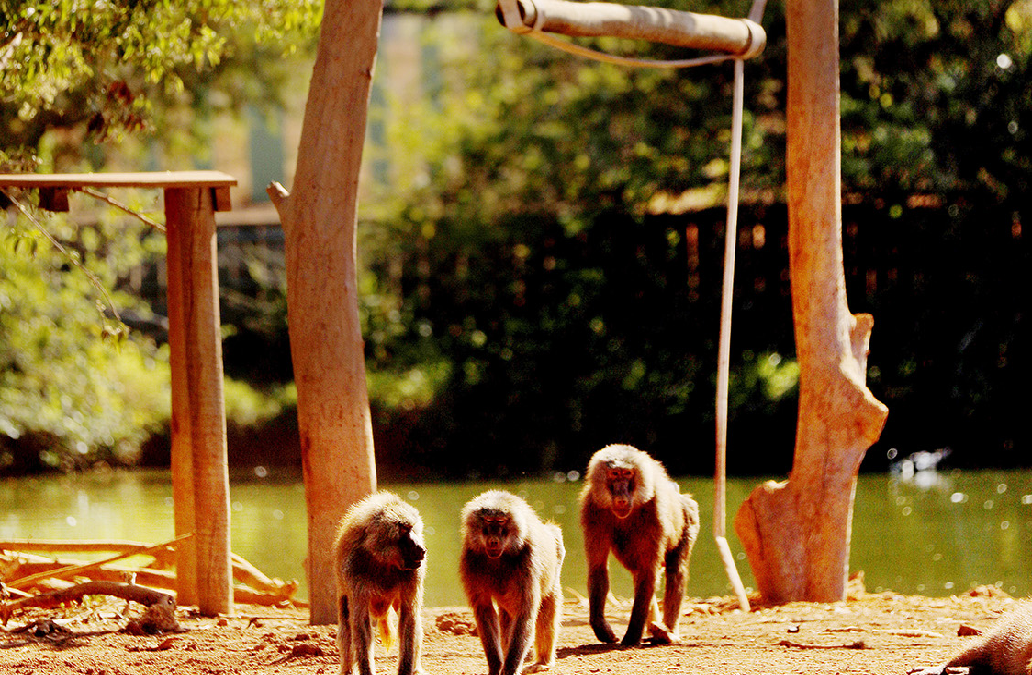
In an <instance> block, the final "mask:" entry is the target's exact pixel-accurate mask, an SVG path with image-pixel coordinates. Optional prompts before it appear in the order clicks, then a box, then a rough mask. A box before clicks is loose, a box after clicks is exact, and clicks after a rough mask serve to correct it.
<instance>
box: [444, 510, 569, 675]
mask: <svg viewBox="0 0 1032 675" xmlns="http://www.w3.org/2000/svg"><path fill="white" fill-rule="evenodd" d="M462 523H463V525H462V538H463V544H462V558H461V560H460V562H459V573H460V574H461V575H462V585H463V586H464V587H465V589H466V597H467V598H469V605H470V607H472V608H473V613H474V615H475V616H476V619H477V633H479V635H480V641H481V643H483V645H484V653H485V654H486V656H487V672H488V675H515V674H516V673H519V672H520V669H521V667H522V665H523V660H524V659H525V658H526V657H527V653H528V652H529V651H530V643H531V639H532V638H533V641H534V647H535V650H534V651H535V661H534V664H533V665H532V666H530V667H529V668H528V669H527V672H536V671H539V670H545V669H547V668H551V667H552V664H553V663H554V662H555V644H556V639H557V637H558V634H559V622H560V620H561V618H562V617H561V614H562V607H563V591H562V586H560V583H559V572H560V570H561V569H562V566H563V558H565V557H566V549H565V548H564V547H563V534H562V532H561V531H560V530H559V527H558V526H557V525H555V524H554V523H545V522H542V521H541V519H540V518H538V516H537V514H536V513H534V509H532V508H531V507H530V505H529V504H527V502H525V501H524V500H522V499H520V498H519V497H517V496H516V495H513V494H510V493H508V492H505V491H502V490H490V491H488V492H485V493H483V494H482V495H480V496H478V497H475V498H474V499H472V500H470V501H469V503H467V504H466V506H465V508H464V509H463V510H462ZM495 605H497V606H498V611H497V613H496V612H495ZM503 659H504V661H503Z"/></svg>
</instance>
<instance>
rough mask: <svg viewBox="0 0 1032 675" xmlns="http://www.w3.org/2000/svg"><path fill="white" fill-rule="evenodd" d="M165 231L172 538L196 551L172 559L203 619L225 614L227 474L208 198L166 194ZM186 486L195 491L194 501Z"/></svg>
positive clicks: (205, 193) (178, 191) (206, 193)
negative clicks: (186, 542) (184, 538)
mask: <svg viewBox="0 0 1032 675" xmlns="http://www.w3.org/2000/svg"><path fill="white" fill-rule="evenodd" d="M165 226H166V237H167V240H168V289H169V290H168V303H169V324H170V326H169V328H170V331H169V333H170V334H169V340H170V342H171V343H172V344H171V354H170V360H171V366H172V378H173V381H172V385H173V394H172V405H173V411H172V421H173V427H172V437H173V463H172V470H173V475H172V484H173V490H174V498H175V500H176V502H175V504H176V532H175V534H176V536H180V535H182V534H186V533H187V530H189V531H192V532H193V533H194V537H193V538H192V540H190V541H192V542H193V546H192V548H193V551H192V552H191V551H190V548H191V547H190V546H189V545H188V546H187V547H185V548H184V549H183V551H184V555H178V556H177V558H178V563H179V564H183V565H184V567H183V569H182V571H181V573H183V572H185V574H186V576H185V577H184V579H183V580H182V581H180V582H179V583H180V589H182V590H184V591H186V592H187V593H188V595H187V597H188V598H190V596H189V588H190V584H191V583H193V584H196V586H195V587H196V602H197V606H198V609H199V610H200V612H201V614H203V615H206V616H213V615H216V614H230V613H232V609H233V587H232V575H231V572H230V557H229V471H228V468H227V466H228V460H227V450H226V416H225V404H224V402H223V396H222V392H223V385H222V339H221V334H220V326H219V292H218V258H217V254H216V240H215V213H214V204H213V200H212V190H211V189H208V188H168V189H166V190H165ZM187 485H191V486H192V492H193V494H192V495H189V494H188V493H189V492H190V489H189V488H188V487H186V486H187ZM191 496H192V499H191V498H190V497H191ZM180 500H183V502H184V503H183V504H182V505H181V504H180ZM191 502H192V503H191ZM181 506H182V509H183V513H182V514H180V513H179V511H180V507H181ZM191 511H192V518H191V513H190V512H191ZM191 520H192V522H190V521H191ZM191 553H193V557H192V558H190V557H188V556H190V555H191ZM191 567H192V568H193V569H191ZM190 577H193V578H192V579H191V578H190ZM190 599H191V600H193V599H194V598H190ZM180 602H182V600H180Z"/></svg>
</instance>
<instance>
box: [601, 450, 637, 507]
mask: <svg viewBox="0 0 1032 675" xmlns="http://www.w3.org/2000/svg"><path fill="white" fill-rule="evenodd" d="M606 488H607V489H608V490H609V496H610V499H611V500H612V509H613V515H615V516H616V517H617V518H620V519H623V518H626V517H627V516H629V515H631V510H632V509H633V508H634V490H635V471H634V469H631V468H628V467H625V466H619V465H616V464H615V463H614V464H611V465H610V466H608V467H607V468H606Z"/></svg>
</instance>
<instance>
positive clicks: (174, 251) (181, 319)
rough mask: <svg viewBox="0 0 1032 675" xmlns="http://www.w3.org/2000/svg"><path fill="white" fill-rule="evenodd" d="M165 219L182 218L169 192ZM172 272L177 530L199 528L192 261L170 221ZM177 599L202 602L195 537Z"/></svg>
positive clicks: (180, 554) (181, 568)
mask: <svg viewBox="0 0 1032 675" xmlns="http://www.w3.org/2000/svg"><path fill="white" fill-rule="evenodd" d="M165 198H166V201H165V206H166V218H165V219H166V222H167V223H173V222H176V221H178V220H179V214H178V212H176V213H168V212H167V211H168V208H169V203H168V195H167V194H166V196H165ZM165 237H166V242H167V252H166V254H165V270H166V275H167V283H166V295H167V297H166V302H167V303H168V346H169V366H170V370H171V371H172V419H171V423H170V427H171V435H172V503H173V514H172V517H173V522H174V528H175V529H174V532H175V536H177V537H179V536H182V535H184V534H190V533H192V532H193V531H194V523H195V519H196V515H195V511H194V491H193V444H192V443H191V437H190V396H189V393H188V392H189V390H190V385H189V383H188V382H187V377H186V363H187V357H186V343H187V337H186V307H187V306H188V300H187V298H186V297H185V292H186V286H185V284H184V283H183V282H182V280H183V279H185V278H188V277H189V269H190V267H189V263H188V262H184V260H183V254H184V251H183V249H184V247H183V245H182V226H178V225H177V226H173V227H166V230H165ZM176 602H177V603H179V604H180V605H196V604H197V549H196V546H195V545H194V538H193V537H190V538H189V539H186V540H185V541H183V542H181V543H180V544H179V545H178V546H176Z"/></svg>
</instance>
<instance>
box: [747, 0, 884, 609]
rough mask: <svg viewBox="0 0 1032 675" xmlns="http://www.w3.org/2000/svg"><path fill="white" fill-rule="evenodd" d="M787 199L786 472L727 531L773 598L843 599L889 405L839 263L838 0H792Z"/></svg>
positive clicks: (865, 325) (867, 323)
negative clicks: (858, 501) (864, 485)
mask: <svg viewBox="0 0 1032 675" xmlns="http://www.w3.org/2000/svg"><path fill="white" fill-rule="evenodd" d="M786 11H787V21H788V44H789V52H788V112H787V118H788V161H787V170H788V210H789V256H790V270H791V282H792V318H793V322H794V325H795V338H796V350H797V354H798V358H799V365H800V385H799V419H798V424H797V428H796V446H795V455H794V460H793V464H792V472H791V475H790V476H789V479H788V481H787V482H783V483H773V482H768V483H767V484H765V485H761V486H759V487H758V488H756V490H754V491H753V493H752V494H751V495H750V496H749V498H748V499H747V500H746V501H745V503H744V504H743V505H742V507H741V509H740V510H739V512H738V514H737V516H736V517H735V531H736V532H737V533H738V537H739V539H741V541H742V544H743V546H744V548H745V551H746V554H747V555H748V556H749V563H750V566H751V567H752V570H753V573H754V574H755V576H756V584H757V587H758V590H759V592H760V594H761V595H762V596H763V597H764V599H765V600H767V601H770V602H788V601H792V600H810V601H817V602H832V601H838V600H843V599H845V588H846V579H847V576H848V566H849V540H850V527H851V522H852V516H853V498H854V495H855V492H856V476H857V471H858V470H859V466H860V461H861V460H862V459H863V456H864V453H865V452H866V451H867V448H869V447H870V446H871V444H873V443H874V442H875V441H876V440H878V437H879V436H880V435H881V430H882V427H883V425H884V424H885V418H886V416H887V415H888V409H887V408H886V407H885V406H884V405H883V404H882V403H880V402H879V401H877V400H876V399H875V398H874V396H873V395H872V394H871V392H870V390H869V389H868V388H867V386H866V370H867V351H868V342H869V338H870V334H871V327H872V325H873V320H872V318H871V316H870V315H867V314H859V315H853V314H850V312H849V308H848V307H847V305H846V291H845V275H844V271H843V265H842V205H841V196H840V192H841V178H840V169H839V163H840V153H841V148H840V136H839V57H838V2H837V0H788V2H787V8H786Z"/></svg>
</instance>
